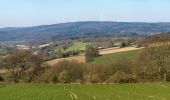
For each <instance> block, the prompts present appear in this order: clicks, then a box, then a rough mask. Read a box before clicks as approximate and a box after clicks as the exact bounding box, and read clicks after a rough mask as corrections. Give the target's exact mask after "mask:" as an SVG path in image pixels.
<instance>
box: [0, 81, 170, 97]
mask: <svg viewBox="0 0 170 100" xmlns="http://www.w3.org/2000/svg"><path fill="white" fill-rule="evenodd" d="M169 93H170V84H168V83H164V84H163V83H162V84H161V83H147V84H142V83H140V84H112V85H111V84H110V85H102V84H91V85H90V84H89V85H52V84H0V100H170V94H169Z"/></svg>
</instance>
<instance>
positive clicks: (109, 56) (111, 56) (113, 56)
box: [93, 50, 140, 63]
mask: <svg viewBox="0 0 170 100" xmlns="http://www.w3.org/2000/svg"><path fill="white" fill-rule="evenodd" d="M139 52H140V50H132V51H124V52H118V53H111V54H105V55H101V56H99V57H95V58H93V60H94V62H98V63H100V62H110V61H114V60H118V59H121V58H125V57H127V58H132V57H135V56H137V55H138V53H139Z"/></svg>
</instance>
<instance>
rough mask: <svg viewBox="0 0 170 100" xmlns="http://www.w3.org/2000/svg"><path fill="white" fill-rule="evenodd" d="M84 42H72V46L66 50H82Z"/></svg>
mask: <svg viewBox="0 0 170 100" xmlns="http://www.w3.org/2000/svg"><path fill="white" fill-rule="evenodd" d="M85 46H86V43H83V42H74V43H73V44H72V46H70V47H69V48H68V49H67V51H72V50H82V49H85Z"/></svg>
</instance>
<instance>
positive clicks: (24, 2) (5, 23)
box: [0, 0, 170, 27]
mask: <svg viewBox="0 0 170 100" xmlns="http://www.w3.org/2000/svg"><path fill="white" fill-rule="evenodd" d="M100 20H103V21H117V22H170V0H0V27H17V26H34V25H41V24H55V23H63V22H75V21H100Z"/></svg>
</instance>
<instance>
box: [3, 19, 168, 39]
mask: <svg viewBox="0 0 170 100" xmlns="http://www.w3.org/2000/svg"><path fill="white" fill-rule="evenodd" d="M169 31H170V23H141V22H97V21H92V22H90V21H89V22H71V23H62V24H53V25H41V26H34V27H17V28H15V27H13V28H12V27H8V28H2V29H0V41H21V40H43V39H52V38H53V39H59V38H66V37H77V36H86V35H87V36H90V35H99V34H115V33H117V34H119V33H140V34H151V33H159V32H169Z"/></svg>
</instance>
